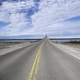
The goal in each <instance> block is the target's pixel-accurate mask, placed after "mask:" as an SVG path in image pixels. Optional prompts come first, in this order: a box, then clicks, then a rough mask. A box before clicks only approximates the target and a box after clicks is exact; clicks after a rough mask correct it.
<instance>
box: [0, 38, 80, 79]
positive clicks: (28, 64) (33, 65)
mask: <svg viewBox="0 0 80 80" xmlns="http://www.w3.org/2000/svg"><path fill="white" fill-rule="evenodd" d="M0 80H80V60H79V59H77V58H75V57H73V56H71V55H69V54H67V53H65V52H63V51H61V50H59V49H58V48H57V47H56V46H54V44H52V42H51V41H50V40H48V39H44V40H41V41H39V42H36V43H34V44H32V45H29V46H26V47H23V48H21V49H18V50H15V51H12V52H10V53H7V54H5V55H1V56H0Z"/></svg>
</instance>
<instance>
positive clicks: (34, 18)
mask: <svg viewBox="0 0 80 80" xmlns="http://www.w3.org/2000/svg"><path fill="white" fill-rule="evenodd" d="M0 3H1V5H0V36H19V35H33V36H36V35H37V36H38V35H45V34H47V35H49V36H53V37H80V0H69V1H68V0H21V1H20V0H19V1H18V0H15V1H14V0H12V1H10V0H0ZM31 37H32V36H31Z"/></svg>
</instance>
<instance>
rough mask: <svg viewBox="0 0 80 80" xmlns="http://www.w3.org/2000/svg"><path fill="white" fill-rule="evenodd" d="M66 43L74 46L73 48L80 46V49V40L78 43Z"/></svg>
mask: <svg viewBox="0 0 80 80" xmlns="http://www.w3.org/2000/svg"><path fill="white" fill-rule="evenodd" d="M65 45H68V46H70V47H73V48H79V49H80V42H78V43H65Z"/></svg>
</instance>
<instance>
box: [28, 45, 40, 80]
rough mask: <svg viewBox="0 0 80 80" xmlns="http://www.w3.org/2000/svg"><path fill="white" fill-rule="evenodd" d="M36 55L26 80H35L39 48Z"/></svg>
mask: <svg viewBox="0 0 80 80" xmlns="http://www.w3.org/2000/svg"><path fill="white" fill-rule="evenodd" d="M36 53H37V54H36V57H35V60H34V63H33V65H32V68H31V71H30V74H29V78H28V80H36V75H37V71H38V65H39V61H40V53H41V46H40V47H39V48H37V50H36Z"/></svg>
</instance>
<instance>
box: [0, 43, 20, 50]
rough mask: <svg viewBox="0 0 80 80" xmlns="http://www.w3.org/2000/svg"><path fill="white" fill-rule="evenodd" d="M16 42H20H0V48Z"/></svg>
mask: <svg viewBox="0 0 80 80" xmlns="http://www.w3.org/2000/svg"><path fill="white" fill-rule="evenodd" d="M16 44H20V42H0V49H4V48H9V47H10V46H13V45H16Z"/></svg>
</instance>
